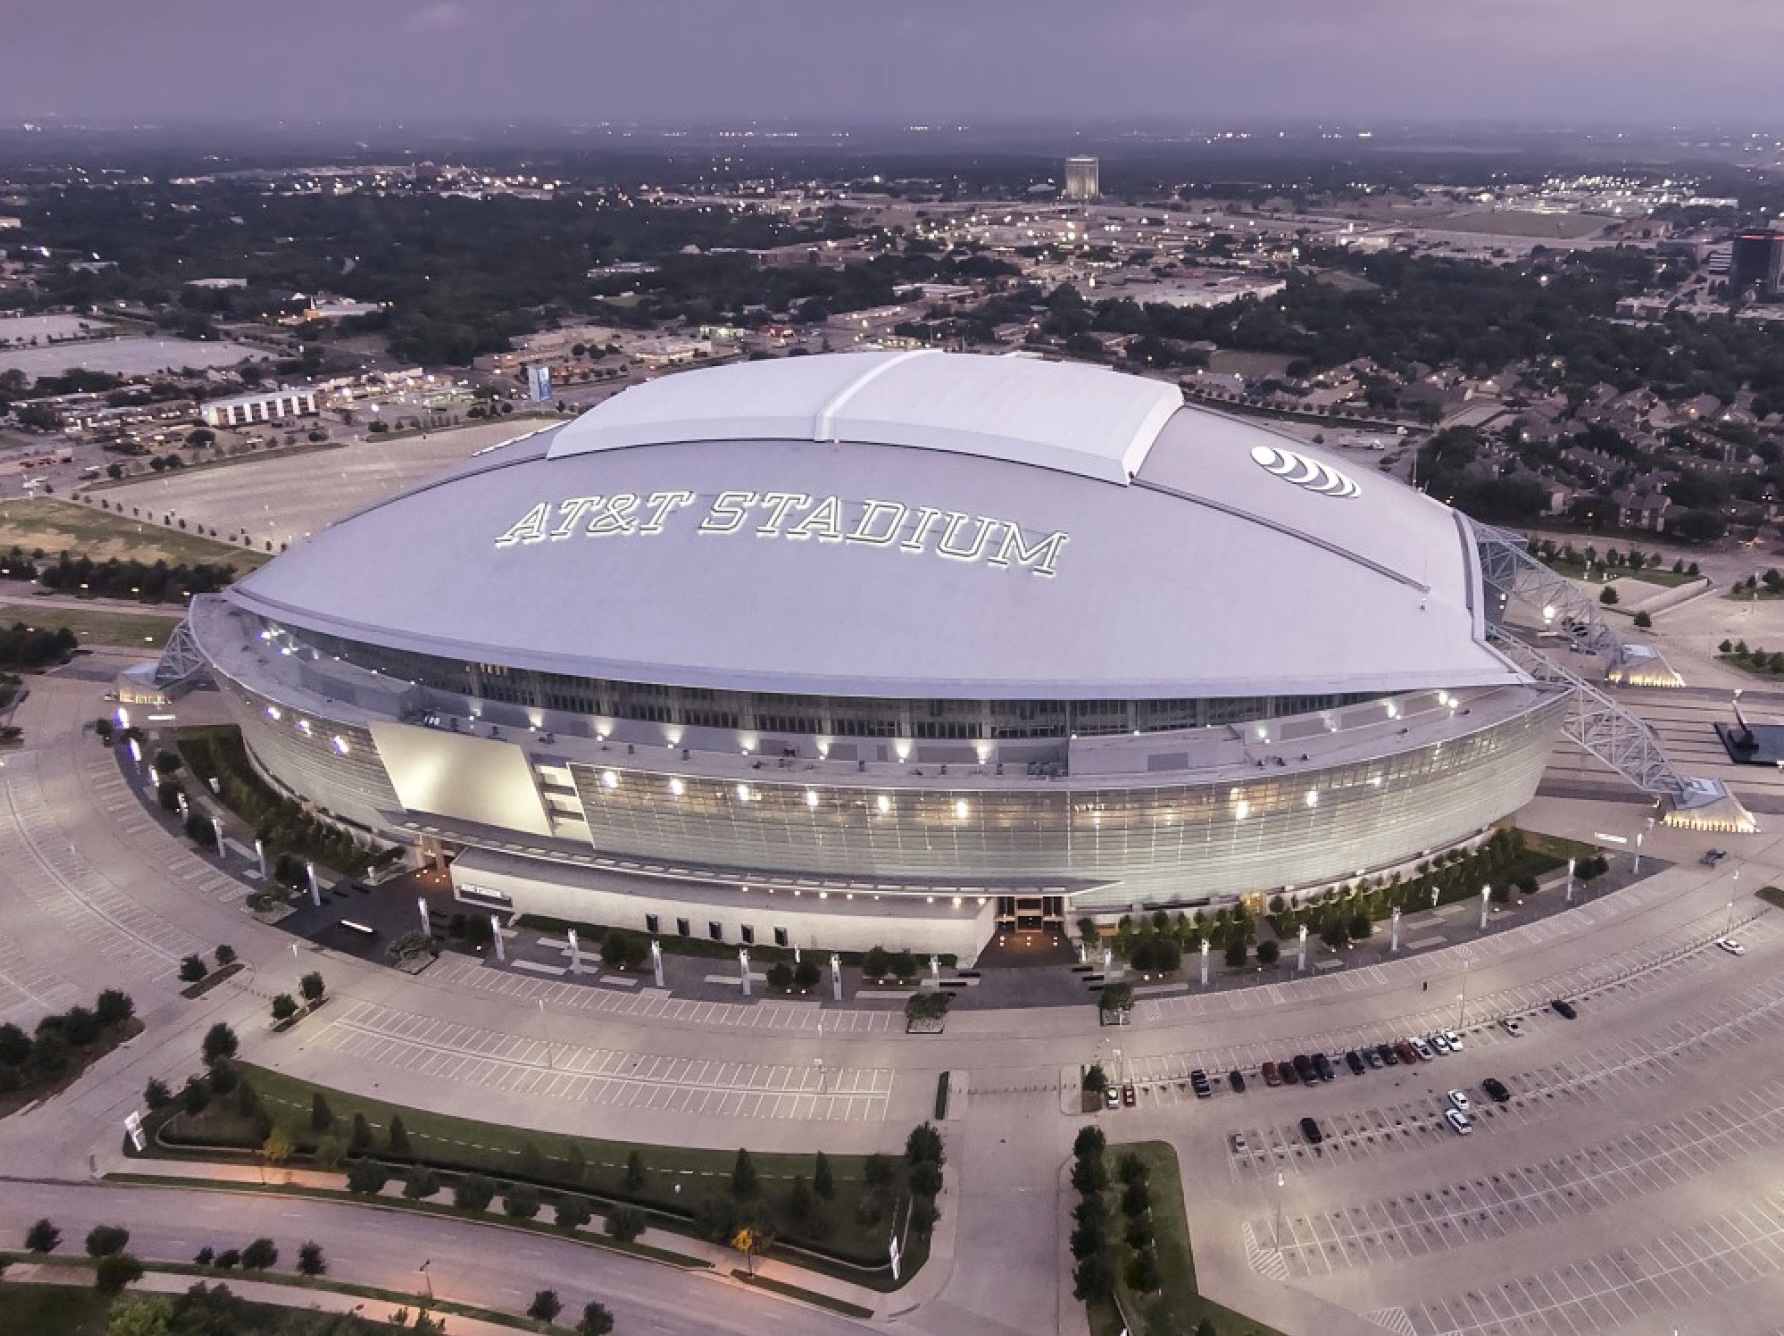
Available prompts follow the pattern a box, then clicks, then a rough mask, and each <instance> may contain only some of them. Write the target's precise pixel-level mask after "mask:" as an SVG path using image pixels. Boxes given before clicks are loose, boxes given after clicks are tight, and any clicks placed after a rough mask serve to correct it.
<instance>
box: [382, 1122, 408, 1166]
mask: <svg viewBox="0 0 1784 1336" xmlns="http://www.w3.org/2000/svg"><path fill="white" fill-rule="evenodd" d="M385 1145H386V1146H387V1147H388V1149H389V1151H390V1154H391V1155H392V1156H393V1157H394V1158H396V1159H401V1160H406V1159H408V1158H409V1129H408V1128H407V1127H405V1126H403V1115H402V1114H400V1113H399V1114H396V1115H395V1116H393V1117H392V1118H391V1120H390V1127H389V1129H388V1130H387V1131H386V1132H385Z"/></svg>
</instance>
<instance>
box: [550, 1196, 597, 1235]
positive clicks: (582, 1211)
mask: <svg viewBox="0 0 1784 1336" xmlns="http://www.w3.org/2000/svg"><path fill="white" fill-rule="evenodd" d="M594 1214H595V1212H594V1208H593V1207H592V1206H590V1205H589V1201H588V1198H587V1197H573V1196H570V1195H569V1194H568V1193H566V1194H565V1195H564V1196H562V1197H559V1198H558V1199H557V1225H558V1228H559V1229H581V1228H582V1227H583V1226H584V1225H586V1224H587V1223H588V1222H589V1221H590V1220H591V1219H593V1218H594Z"/></svg>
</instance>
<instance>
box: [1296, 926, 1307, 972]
mask: <svg viewBox="0 0 1784 1336" xmlns="http://www.w3.org/2000/svg"><path fill="white" fill-rule="evenodd" d="M1295 969H1296V970H1297V971H1299V972H1302V973H1305V972H1306V969H1307V925H1306V924H1305V923H1303V924H1302V925H1301V951H1300V955H1299V956H1298V957H1297V958H1296V960H1295Z"/></svg>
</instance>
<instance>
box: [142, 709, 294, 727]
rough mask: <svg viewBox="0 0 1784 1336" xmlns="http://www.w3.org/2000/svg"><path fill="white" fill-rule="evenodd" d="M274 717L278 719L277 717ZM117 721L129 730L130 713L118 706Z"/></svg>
mask: <svg viewBox="0 0 1784 1336" xmlns="http://www.w3.org/2000/svg"><path fill="white" fill-rule="evenodd" d="M266 708H267V709H269V710H270V709H272V708H273V707H272V706H270V705H269V706H267V707H266ZM274 717H275V718H277V716H276V715H275V716H274ZM117 720H118V727H119V728H129V727H130V711H128V710H126V709H125V708H124V707H123V706H122V705H120V706H118V713H117Z"/></svg>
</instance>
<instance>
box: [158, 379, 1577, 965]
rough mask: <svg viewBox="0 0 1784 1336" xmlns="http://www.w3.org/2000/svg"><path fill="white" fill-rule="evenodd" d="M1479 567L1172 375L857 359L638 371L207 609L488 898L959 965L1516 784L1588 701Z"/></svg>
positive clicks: (279, 764)
mask: <svg viewBox="0 0 1784 1336" xmlns="http://www.w3.org/2000/svg"><path fill="white" fill-rule="evenodd" d="M1372 458H1373V457H1372ZM1482 563H1483V547H1482V534H1481V532H1480V531H1477V529H1476V528H1475V526H1472V525H1471V524H1470V523H1469V522H1468V521H1467V520H1466V519H1464V518H1463V517H1462V516H1460V515H1459V514H1457V513H1455V512H1453V511H1451V510H1450V509H1448V508H1447V507H1445V506H1443V505H1441V504H1440V503H1438V502H1436V501H1434V500H1432V499H1431V498H1429V497H1426V496H1423V495H1421V494H1419V493H1417V492H1414V491H1412V490H1410V489H1408V488H1406V487H1404V486H1402V485H1400V484H1398V483H1397V482H1395V481H1393V480H1391V479H1389V478H1386V477H1385V476H1382V475H1381V474H1380V473H1379V472H1377V471H1373V470H1371V471H1370V472H1368V473H1364V472H1362V471H1361V470H1359V469H1357V468H1354V467H1353V466H1352V465H1351V464H1349V463H1348V462H1346V461H1345V460H1343V459H1341V458H1339V457H1337V456H1328V455H1327V454H1325V453H1324V452H1322V451H1321V450H1319V449H1318V448H1317V447H1314V446H1307V445H1303V444H1301V443H1299V442H1297V441H1294V440H1291V439H1289V438H1288V437H1286V436H1284V435H1281V434H1279V433H1276V432H1273V431H1271V430H1269V429H1267V428H1264V427H1260V426H1256V425H1252V424H1250V423H1247V422H1243V421H1239V420H1235V419H1233V418H1231V417H1228V416H1225V415H1222V414H1219V413H1215V412H1211V411H1208V410H1204V409H1200V408H1196V407H1192V406H1187V405H1186V404H1185V403H1184V401H1183V397H1182V395H1181V393H1180V391H1179V390H1178V389H1177V388H1176V387H1175V386H1173V385H1170V384H1167V383H1162V382H1159V381H1154V380H1146V379H1141V378H1137V377H1131V376H1125V375H1120V374H1117V373H1114V372H1111V371H1107V370H1104V369H1101V368H1095V367H1087V366H1080V365H1072V364H1060V363H1050V362H1044V361H1040V360H1038V359H1033V358H1028V357H990V356H970V355H961V354H945V353H936V352H913V353H856V354H842V355H832V356H813V357H797V358H787V359H782V360H774V361H762V362H755V363H747V364H741V365H734V366H726V367H717V368H711V369H706V370H699V371H691V372H687V373H684V374H680V375H675V376H671V377H667V378H664V379H660V380H656V381H653V382H650V383H647V384H643V385H640V386H638V387H636V388H633V389H629V390H627V391H625V392H623V393H621V394H620V395H618V396H616V397H614V398H613V399H610V400H608V401H606V402H605V403H603V404H601V405H599V406H598V407H596V408H594V409H592V410H591V411H589V412H587V413H585V414H584V415H582V416H581V417H579V418H577V419H574V420H572V421H569V422H566V423H563V424H561V425H558V424H554V425H552V426H551V427H549V428H547V429H545V430H543V431H540V432H537V433H535V434H533V435H531V436H527V437H523V438H522V439H520V440H517V441H514V442H510V443H508V444H506V445H504V446H501V447H498V448H496V449H494V450H491V451H487V452H485V453H483V454H482V455H480V456H478V457H476V458H474V459H472V460H470V461H468V462H467V463H466V464H465V465H464V466H462V467H460V468H459V469H457V470H456V471H454V472H452V473H449V474H448V475H446V476H444V477H442V478H440V479H438V480H436V481H433V482H431V483H429V484H427V485H424V486H421V487H418V488H415V489H413V490H411V491H409V492H407V493H405V494H403V495H400V496H397V497H395V498H393V499H391V500H389V501H386V502H383V503H381V504H379V505H376V506H374V507H372V508H370V509H368V510H365V511H362V512H360V513H358V514H356V515H353V516H351V517H349V518H347V519H344V520H342V521H340V522H338V523H336V524H334V525H332V526H331V527H329V528H327V529H326V530H324V531H322V532H320V533H317V534H315V535H313V536H312V537H310V538H308V539H306V540H304V541H303V542H301V543H299V544H296V545H294V546H293V547H292V549H291V550H290V551H289V552H287V553H286V554H284V555H282V556H280V557H279V558H278V559H277V560H275V561H273V562H272V563H270V564H269V565H267V566H265V567H263V568H262V569H260V570H258V571H256V572H254V573H253V574H251V575H249V576H248V577H246V578H245V579H243V580H241V581H240V582H238V583H237V584H236V585H234V586H233V587H231V588H230V589H229V590H227V591H226V592H224V593H222V594H220V595H214V596H209V597H206V598H203V599H200V600H197V601H196V605H195V607H194V609H193V611H192V614H191V616H190V617H189V619H188V623H187V630H188V633H189V635H190V637H191V638H192V640H193V641H194V642H195V644H196V647H197V650H198V651H199V652H200V653H201V654H202V656H203V659H204V660H205V661H206V663H207V664H208V667H209V670H210V673H211V676H212V678H213V680H214V681H215V682H216V684H217V686H218V687H219V689H220V690H221V691H222V692H223V693H224V695H225V697H226V698H227V700H228V702H229V706H230V710H231V713H232V714H233V716H234V717H235V718H236V719H237V720H238V722H239V724H240V726H241V730H242V735H243V739H244V742H245V743H246V745H247V748H248V750H249V752H250V754H251V756H252V758H253V760H254V762H255V764H256V765H257V766H258V767H259V768H260V769H261V771H262V772H263V773H264V775H265V776H266V777H267V778H268V779H269V780H270V781H272V782H273V783H274V784H276V785H277V786H278V787H279V788H281V789H283V790H284V791H286V792H288V793H289V794H292V795H294V796H296V797H299V798H301V799H302V800H303V801H305V802H306V803H308V804H311V805H313V807H314V808H315V809H317V810H318V811H320V812H322V813H325V814H326V815H327V816H328V817H329V818H330V819H332V820H334V821H336V822H337V823H340V824H342V825H344V826H345V827H347V828H348V829H351V830H354V831H356V832H358V833H359V834H360V835H361V836H362V837H364V838H366V839H368V840H377V841H380V842H396V843H400V844H402V845H404V846H406V847H407V848H409V849H410V850H411V851H412V861H413V862H422V861H426V860H437V861H439V862H442V863H445V864H447V865H449V867H450V872H451V878H452V882H453V885H454V888H455V893H456V895H457V897H458V898H459V899H460V900H461V901H463V902H465V903H466V904H467V905H473V906H477V907H481V908H484V909H488V910H490V911H494V912H500V913H503V914H507V913H524V912H530V913H536V914H541V915H549V916H552V917H556V918H561V919H567V920H573V921H579V922H590V923H599V924H609V925H619V926H624V927H630V928H637V929H641V930H647V931H651V932H656V933H662V934H664V935H668V934H674V933H680V934H684V935H691V936H695V937H701V938H712V939H716V940H721V941H724V942H727V943H734V944H743V943H751V942H762V943H775V944H780V945H789V944H790V945H799V946H807V947H821V948H828V949H842V950H859V949H864V948H866V947H868V946H871V945H875V944H881V945H885V946H887V947H890V948H897V947H904V946H908V947H911V948H913V949H915V950H919V951H924V952H928V951H940V952H953V953H956V954H958V955H960V956H962V957H964V958H972V957H974V956H976V954H977V953H978V951H979V950H980V949H981V948H982V946H983V945H984V944H985V943H986V942H987V941H988V940H989V939H991V938H992V936H993V935H994V934H996V933H998V932H999V931H1002V930H1008V929H1016V928H1023V929H1029V928H1042V929H1045V928H1050V927H1052V926H1054V925H1058V924H1063V923H1067V922H1070V921H1072V920H1074V919H1076V918H1078V917H1080V916H1083V915H1118V914H1122V913H1127V912H1130V911H1132V910H1134V909H1135V908H1145V909H1152V908H1155V907H1171V908H1176V907H1190V906H1203V905H1216V906H1218V905H1225V904H1230V903H1232V902H1233V901H1234V900H1235V899H1237V898H1240V897H1256V896H1266V895H1269V894H1272V893H1275V892H1277V891H1280V890H1284V889H1289V890H1303V891H1304V890H1309V889H1313V888H1318V887H1322V886H1326V885H1331V884H1334V883H1337V882H1341V881H1348V880H1351V879H1354V878H1356V877H1358V876H1362V875H1377V874H1386V873H1391V872H1392V871H1395V870H1400V869H1406V868H1409V867H1410V866H1411V865H1413V864H1416V863H1417V862H1418V861H1420V860H1422V859H1424V858H1427V857H1429V856H1430V855H1431V854H1432V853H1434V852H1435V851H1438V850H1441V849H1445V848H1449V847H1452V846H1455V845H1458V844H1463V843H1466V842H1468V841H1470V840H1473V839H1476V838H1478V837H1479V836H1480V835H1481V834H1483V833H1484V832H1485V831H1486V830H1487V829H1488V828H1489V827H1490V826H1491V825H1492V823H1493V822H1495V821H1497V820H1499V819H1500V818H1503V817H1504V816H1506V815H1507V814H1509V813H1511V812H1513V811H1514V810H1516V809H1517V808H1518V807H1520V806H1521V805H1523V804H1524V803H1525V802H1527V801H1528V800H1529V799H1530V797H1531V796H1532V795H1533V793H1534V792H1535V789H1536V786H1537V782H1538V780H1539V778H1540V776H1541V774H1542V772H1543V769H1544V767H1545V765H1546V763H1547V760H1548V757H1549V754H1550V750H1551V747H1552V745H1553V743H1554V740H1555V738H1556V735H1557V733H1558V731H1559V730H1560V729H1561V727H1562V725H1563V722H1564V718H1565V714H1566V710H1567V707H1568V701H1569V697H1570V694H1571V693H1570V691H1569V690H1568V688H1567V687H1566V686H1565V684H1562V683H1558V682H1555V681H1552V680H1543V679H1542V678H1541V677H1540V676H1538V675H1533V674H1532V673H1531V672H1530V671H1527V670H1526V669H1525V668H1522V667H1520V666H1519V664H1518V663H1517V662H1515V661H1514V659H1513V658H1512V657H1508V655H1507V654H1506V653H1505V652H1504V651H1503V649H1502V648H1501V646H1500V645H1499V644H1498V643H1497V642H1496V641H1495V640H1494V639H1492V638H1491V637H1490V635H1489V632H1490V630H1491V629H1492V628H1491V626H1490V623H1491V622H1492V620H1493V618H1494V616H1495V615H1496V613H1495V609H1496V606H1497V600H1496V599H1495V598H1493V597H1491V596H1490V594H1489V591H1488V586H1487V585H1485V584H1484V583H1483V569H1482Z"/></svg>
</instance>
